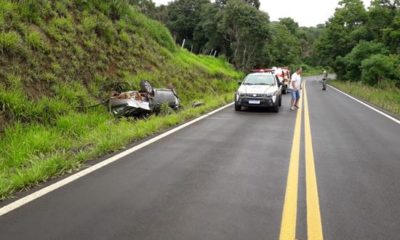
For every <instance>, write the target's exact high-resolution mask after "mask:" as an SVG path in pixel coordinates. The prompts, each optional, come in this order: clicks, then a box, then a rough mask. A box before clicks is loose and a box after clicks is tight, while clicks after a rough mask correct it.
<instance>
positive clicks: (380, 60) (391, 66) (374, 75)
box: [361, 54, 400, 85]
mask: <svg viewBox="0 0 400 240" xmlns="http://www.w3.org/2000/svg"><path fill="white" fill-rule="evenodd" d="M399 65H400V58H399V56H395V55H390V56H386V55H383V54H376V55H372V56H371V57H369V58H367V59H365V60H364V61H362V64H361V69H362V81H363V82H365V83H368V84H370V85H375V84H377V83H378V82H381V81H383V80H396V81H400V68H399Z"/></svg>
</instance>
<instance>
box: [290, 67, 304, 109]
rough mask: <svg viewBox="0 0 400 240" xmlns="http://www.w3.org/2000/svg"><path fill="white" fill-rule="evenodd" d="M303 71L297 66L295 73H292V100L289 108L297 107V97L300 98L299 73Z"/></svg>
mask: <svg viewBox="0 0 400 240" xmlns="http://www.w3.org/2000/svg"><path fill="white" fill-rule="evenodd" d="M302 72H303V69H302V68H298V69H297V71H296V72H295V73H293V75H292V80H291V84H290V85H291V87H292V100H291V105H290V110H295V109H298V108H299V105H298V104H299V99H300V89H301V73H302Z"/></svg>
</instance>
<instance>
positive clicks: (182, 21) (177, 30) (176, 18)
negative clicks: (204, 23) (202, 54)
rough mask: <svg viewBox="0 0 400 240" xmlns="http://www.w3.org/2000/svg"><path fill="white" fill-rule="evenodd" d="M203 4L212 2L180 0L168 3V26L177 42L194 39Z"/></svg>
mask: <svg viewBox="0 0 400 240" xmlns="http://www.w3.org/2000/svg"><path fill="white" fill-rule="evenodd" d="M203 4H211V3H210V0H178V1H175V2H172V3H170V4H169V5H168V22H167V26H168V28H169V29H170V30H171V32H172V34H173V36H174V37H175V40H176V41H177V42H179V43H181V42H182V41H183V39H189V40H192V39H193V33H194V31H195V29H196V26H197V24H198V23H199V21H200V14H201V7H202V5H203Z"/></svg>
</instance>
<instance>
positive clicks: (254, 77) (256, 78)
mask: <svg viewBox="0 0 400 240" xmlns="http://www.w3.org/2000/svg"><path fill="white" fill-rule="evenodd" d="M243 84H245V85H274V84H275V79H274V76H273V75H271V74H251V75H248V76H247V77H246V78H245V79H244V81H243Z"/></svg>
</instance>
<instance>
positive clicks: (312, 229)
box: [279, 84, 323, 240]
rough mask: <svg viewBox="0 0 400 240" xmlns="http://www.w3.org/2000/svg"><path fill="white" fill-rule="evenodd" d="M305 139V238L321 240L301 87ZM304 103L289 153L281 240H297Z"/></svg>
mask: <svg viewBox="0 0 400 240" xmlns="http://www.w3.org/2000/svg"><path fill="white" fill-rule="evenodd" d="M303 92H304V94H303V97H302V99H304V136H305V160H306V161H305V166H306V167H305V168H306V201H307V238H308V239H309V240H322V239H323V233H322V223H321V213H320V207H319V198H318V187H317V177H316V173H315V164H314V150H313V146H312V136H311V127H310V116H309V111H308V99H307V89H306V87H305V84H304V91H303ZM301 110H303V103H302V101H301V102H300V110H299V111H297V115H296V124H295V128H294V134H293V143H292V151H291V154H290V163H289V173H288V178H287V184H286V193H285V202H284V205H283V213H282V222H281V231H280V235H279V239H280V240H295V239H296V222H297V202H298V196H297V195H298V185H299V162H300V143H301V122H302V117H301V114H302V111H301Z"/></svg>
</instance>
